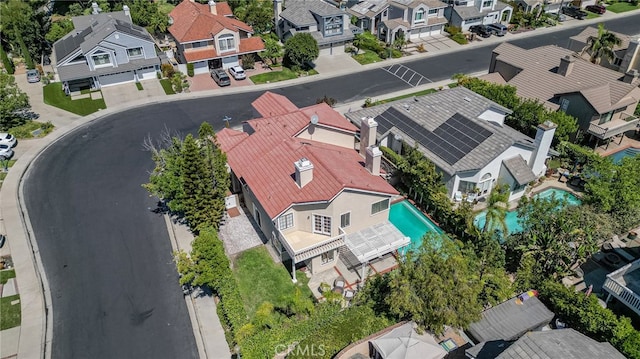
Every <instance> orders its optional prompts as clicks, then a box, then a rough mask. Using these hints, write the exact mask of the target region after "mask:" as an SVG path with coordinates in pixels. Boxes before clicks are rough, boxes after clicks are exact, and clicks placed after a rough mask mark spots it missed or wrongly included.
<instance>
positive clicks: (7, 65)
mask: <svg viewBox="0 0 640 359" xmlns="http://www.w3.org/2000/svg"><path fill="white" fill-rule="evenodd" d="M0 58H1V60H2V65H3V66H4V69H5V70H7V73H8V74H9V75H13V73H14V72H15V68H14V67H13V61H11V59H9V56H7V53H6V51H4V47H3V46H2V43H1V42H0Z"/></svg>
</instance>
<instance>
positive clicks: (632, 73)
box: [622, 69, 638, 84]
mask: <svg viewBox="0 0 640 359" xmlns="http://www.w3.org/2000/svg"><path fill="white" fill-rule="evenodd" d="M637 79H638V70H636V69H633V70H629V71H627V72H626V73H625V74H624V77H623V78H622V81H623V82H626V83H628V84H632V83H634V82H635V81H636V80H637Z"/></svg>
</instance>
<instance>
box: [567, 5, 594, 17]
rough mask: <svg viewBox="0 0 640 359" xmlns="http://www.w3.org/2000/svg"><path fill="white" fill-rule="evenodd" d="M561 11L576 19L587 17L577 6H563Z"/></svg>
mask: <svg viewBox="0 0 640 359" xmlns="http://www.w3.org/2000/svg"><path fill="white" fill-rule="evenodd" d="M562 13H563V14H566V15H569V16H571V17H572V18H574V19H578V20H583V19H584V18H585V17H587V15H589V14H587V12H586V11H583V10H580V9H578V8H575V7H570V6H567V7H563V8H562Z"/></svg>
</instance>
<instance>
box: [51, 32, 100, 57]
mask: <svg viewBox="0 0 640 359" xmlns="http://www.w3.org/2000/svg"><path fill="white" fill-rule="evenodd" d="M92 31H93V29H92V28H90V27H88V28H86V29H84V30H82V31H80V32H76V31H73V32H70V33H69V34H67V35H65V36H64V37H63V38H61V39H60V40H58V41H56V42H55V43H54V44H53V53H54V55H55V58H56V63H59V62H60V61H62V60H63V59H64V58H66V57H67V56H69V55H71V54H72V53H74V52H76V50H78V49H80V45H81V44H82V42H83V41H84V38H85V37H87V36H89V34H91V32H92Z"/></svg>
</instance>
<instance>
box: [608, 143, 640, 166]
mask: <svg viewBox="0 0 640 359" xmlns="http://www.w3.org/2000/svg"><path fill="white" fill-rule="evenodd" d="M637 155H640V148H633V147H629V148H625V149H624V150H622V151H618V152H615V153H612V154H610V155H609V156H607V157H611V159H612V160H613V163H620V162H621V161H622V159H623V158H625V157H633V156H637Z"/></svg>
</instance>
